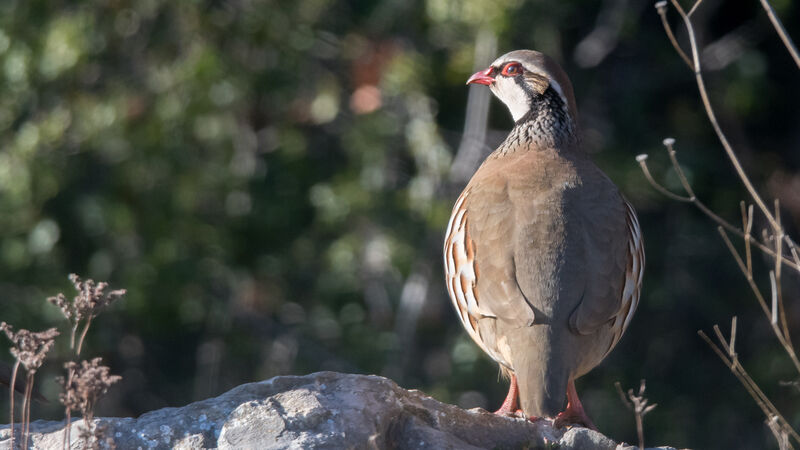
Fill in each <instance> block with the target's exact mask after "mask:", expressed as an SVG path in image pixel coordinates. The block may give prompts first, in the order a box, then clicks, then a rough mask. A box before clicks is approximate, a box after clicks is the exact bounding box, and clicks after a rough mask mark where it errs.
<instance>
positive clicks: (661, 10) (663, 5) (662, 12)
mask: <svg viewBox="0 0 800 450" xmlns="http://www.w3.org/2000/svg"><path fill="white" fill-rule="evenodd" d="M697 3H698V4H699V3H700V2H697ZM656 10H657V11H658V15H659V16H661V24H662V25H664V31H666V33H667V38H669V42H670V43H671V44H672V47H674V48H675V51H676V52H678V55H680V57H681V59H683V62H685V63H686V65H687V66H689V69H691V70H694V66H693V65H692V60H691V59H689V57H688V56H686V52H684V51H683V49H682V48H681V46H680V45H679V44H678V40H677V39H675V34H674V33H673V32H672V27H671V26H669V22H667V2H666V1H660V2H658V3H656ZM693 10H694V8H692V11H693ZM690 12H691V11H690Z"/></svg>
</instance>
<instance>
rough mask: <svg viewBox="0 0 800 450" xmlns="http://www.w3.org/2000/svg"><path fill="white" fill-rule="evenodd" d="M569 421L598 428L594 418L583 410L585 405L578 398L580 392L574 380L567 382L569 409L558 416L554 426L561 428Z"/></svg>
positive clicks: (593, 428) (594, 428)
mask: <svg viewBox="0 0 800 450" xmlns="http://www.w3.org/2000/svg"><path fill="white" fill-rule="evenodd" d="M568 423H577V424H582V425H584V426H585V427H586V428H591V429H592V430H595V431H596V430H597V427H596V426H594V423H593V422H592V420H591V419H589V416H587V415H586V411H584V410H583V405H582V404H581V401H580V399H579V398H578V392H577V391H576V390H575V381H573V380H569V383H568V384H567V409H565V410H564V412H561V413H559V414H558V415H557V416H556V420H555V421H554V422H553V426H555V427H557V428H559V427H563V426H564V425H566V424H568Z"/></svg>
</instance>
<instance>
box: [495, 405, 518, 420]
mask: <svg viewBox="0 0 800 450" xmlns="http://www.w3.org/2000/svg"><path fill="white" fill-rule="evenodd" d="M494 413H495V414H496V415H498V416H503V417H516V418H518V419H524V418H525V413H524V412H522V410H521V409H516V410H514V411H512V410H511V409H503V408H502V407H501V408H500V409H498V410H497V411H495V412H494Z"/></svg>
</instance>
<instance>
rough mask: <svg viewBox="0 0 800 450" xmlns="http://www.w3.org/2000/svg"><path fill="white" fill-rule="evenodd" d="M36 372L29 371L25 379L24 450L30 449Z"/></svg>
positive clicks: (23, 403) (23, 406) (23, 405)
mask: <svg viewBox="0 0 800 450" xmlns="http://www.w3.org/2000/svg"><path fill="white" fill-rule="evenodd" d="M35 374H36V372H33V371H29V372H28V373H27V377H26V379H25V397H24V398H23V400H22V448H24V449H26V448H28V436H29V434H30V427H31V396H32V395H33V377H34V375H35Z"/></svg>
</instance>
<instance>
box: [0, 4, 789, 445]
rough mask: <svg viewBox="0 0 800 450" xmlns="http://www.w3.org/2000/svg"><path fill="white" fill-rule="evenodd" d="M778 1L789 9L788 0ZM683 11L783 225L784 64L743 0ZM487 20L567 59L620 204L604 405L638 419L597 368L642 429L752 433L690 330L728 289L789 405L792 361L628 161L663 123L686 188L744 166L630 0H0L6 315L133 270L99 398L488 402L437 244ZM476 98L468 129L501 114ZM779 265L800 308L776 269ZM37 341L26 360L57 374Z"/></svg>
mask: <svg viewBox="0 0 800 450" xmlns="http://www.w3.org/2000/svg"><path fill="white" fill-rule="evenodd" d="M774 3H775V7H776V8H777V9H778V13H779V14H780V15H781V17H783V19H784V21H785V24H786V27H787V29H788V30H789V32H790V34H792V35H793V36H794V37H795V38H800V21H798V18H800V9H798V7H797V5H795V4H793V3H792V2H789V1H775V2H774ZM675 19H676V17H674V16H672V20H674V21H675V22H676V23H677V20H675ZM695 20H696V26H697V28H698V31H699V32H700V39H701V42H702V43H703V45H704V46H705V50H704V52H703V58H704V61H705V64H706V67H707V68H708V82H709V87H710V90H711V95H712V101H713V102H714V103H715V105H717V107H718V108H719V112H720V115H721V120H722V122H723V127H724V128H725V129H726V131H727V132H728V133H729V134H730V138H731V140H732V141H733V142H734V145H735V146H736V148H737V149H738V151H739V152H740V153H741V156H742V159H743V162H744V164H745V165H746V167H747V168H748V170H749V171H750V173H751V175H752V176H753V178H754V179H755V180H756V181H757V182H758V184H759V186H760V187H761V190H762V192H763V193H764V194H765V197H766V198H774V197H778V198H781V201H782V203H783V205H784V206H785V214H786V216H785V220H784V221H785V223H787V224H789V227H790V228H789V229H790V231H791V232H793V233H794V236H797V233H796V230H797V225H798V224H800V188H798V186H800V173H798V167H800V153H798V152H797V148H798V143H800V134H798V133H800V129H798V127H797V124H798V122H799V121H800V113H798V108H797V104H798V102H800V89H798V86H799V85H800V84H798V71H797V69H796V67H794V66H793V65H792V62H791V60H790V59H789V57H788V55H787V54H786V53H785V51H784V50H783V49H782V47H781V44H780V42H779V40H778V38H777V37H776V35H775V34H774V32H773V30H772V29H771V27H770V25H769V22H768V21H767V19H766V17H765V16H764V14H763V11H762V10H761V9H760V7H759V5H758V2H755V1H752V2H748V3H746V4H743V3H741V2H723V1H721V0H706V1H705V2H704V3H703V5H702V7H701V9H700V10H699V11H698V13H697V15H696V16H695ZM479 30H484V31H489V32H491V33H493V34H495V35H496V36H497V37H498V41H499V48H500V50H499V52H498V53H502V52H505V51H508V50H511V49H515V48H536V49H538V50H541V51H544V52H546V53H549V54H550V55H552V56H554V57H555V58H556V59H558V60H560V61H561V62H562V64H563V65H564V67H565V69H566V70H567V72H568V73H569V74H570V76H571V78H572V81H573V84H574V85H575V90H576V96H577V98H578V106H579V110H580V112H581V120H582V125H583V129H584V142H585V144H586V146H587V148H588V149H590V151H592V152H596V155H595V157H596V159H597V160H598V163H599V164H600V165H601V167H603V168H604V170H606V171H607V173H609V175H610V176H611V177H612V178H613V179H614V180H615V181H616V182H617V184H618V185H619V186H620V187H621V188H622V190H623V191H624V192H625V193H626V195H627V196H628V197H629V198H630V199H631V200H632V202H633V203H634V204H635V206H636V207H637V209H638V210H639V212H640V218H641V221H642V225H643V230H644V234H645V240H646V249H647V255H648V266H647V271H646V276H645V291H644V295H643V300H642V304H641V305H640V310H639V312H638V313H637V317H636V318H635V320H634V322H633V324H632V325H631V327H630V329H629V330H628V334H627V336H626V338H624V339H623V340H622V343H621V344H620V345H619V347H618V348H617V350H616V351H615V352H614V353H613V354H612V356H611V357H609V358H608V359H607V360H606V362H604V363H603V364H602V365H601V366H600V367H599V368H597V369H595V370H594V371H593V372H592V373H590V374H589V375H587V376H586V377H584V378H583V379H581V380H580V381H579V382H578V389H579V391H580V392H581V393H582V397H583V398H584V404H585V405H586V407H587V409H588V411H589V414H590V415H591V416H592V417H593V418H594V420H595V422H596V423H597V424H598V426H599V427H600V429H601V430H603V431H604V432H606V433H607V434H609V435H610V436H612V437H614V438H616V439H620V440H627V441H628V442H631V441H634V440H635V439H636V438H635V430H634V425H633V423H634V422H633V418H632V416H630V415H629V412H628V411H627V410H626V409H625V407H624V406H623V405H622V403H621V402H620V401H619V399H618V398H617V396H616V393H615V391H614V387H613V382H614V381H616V380H619V381H621V382H622V384H623V386H626V387H630V386H634V385H638V381H639V379H640V378H646V379H647V382H648V384H647V386H648V396H649V398H650V400H651V402H655V403H658V404H659V406H658V408H657V409H656V410H655V411H654V412H652V413H651V414H649V415H648V416H647V418H646V420H645V435H646V441H647V443H648V444H659V445H661V444H669V445H674V446H676V447H687V446H688V447H697V448H734V447H735V448H760V447H764V446H766V445H772V441H771V437H770V436H769V433H768V431H767V428H766V427H765V426H764V424H763V418H762V417H761V416H760V413H759V411H758V409H757V408H756V406H755V405H754V404H753V403H752V402H751V400H750V399H749V397H748V396H747V394H746V392H745V391H744V390H743V389H742V388H741V387H740V386H739V385H738V384H737V382H736V381H735V379H734V378H733V376H732V375H731V374H730V373H728V371H727V369H726V368H725V367H724V366H723V365H722V364H721V363H720V362H719V361H717V360H716V357H715V356H714V355H713V354H712V353H711V352H710V350H709V349H708V348H706V347H705V344H703V343H702V342H701V341H700V340H699V339H698V338H697V336H696V330H698V329H700V328H703V329H706V330H708V329H710V328H711V326H712V325H713V324H715V323H721V324H727V323H728V321H729V318H730V316H731V315H733V314H737V315H739V316H740V322H739V324H740V328H739V336H740V344H739V349H740V357H741V358H742V360H743V361H744V363H745V364H746V366H747V367H748V369H749V370H751V373H752V374H753V376H754V377H755V379H756V380H757V381H759V382H760V383H761V384H762V387H763V388H764V389H765V391H767V392H768V394H770V395H771V396H772V397H773V398H775V399H776V402H777V404H778V405H779V407H780V408H781V409H782V410H783V411H785V412H786V413H787V416H788V418H789V419H790V421H791V422H792V423H794V424H795V425H800V408H797V404H798V394H797V392H795V391H793V390H792V388H789V387H781V386H779V385H778V381H779V380H789V379H791V378H792V377H793V374H792V372H791V367H790V365H789V363H788V361H786V360H785V358H782V357H781V350H780V348H779V347H778V345H777V344H776V342H775V340H774V338H773V337H772V336H770V334H769V329H768V327H767V326H766V323H765V321H764V319H763V317H761V316H760V314H761V313H760V310H759V308H758V306H757V305H756V303H755V302H754V301H753V300H752V299H751V298H750V296H749V294H748V293H747V291H746V285H745V282H744V280H743V279H741V277H740V276H739V274H738V272H737V269H736V266H735V264H734V262H733V261H732V259H731V258H730V257H729V256H728V255H727V253H726V250H725V248H724V246H723V245H722V244H721V242H720V240H719V238H718V236H717V235H716V232H715V230H714V226H713V225H712V224H711V223H710V222H709V221H708V220H707V219H706V218H704V217H703V216H701V215H700V214H699V213H698V212H696V211H695V210H692V209H691V208H690V207H687V206H686V205H683V204H675V203H671V202H670V201H668V200H666V199H664V198H663V197H661V196H660V195H658V194H657V193H655V192H653V190H652V189H651V188H650V187H649V186H648V185H647V184H646V182H645V180H644V178H643V176H642V175H641V173H640V171H639V168H638V166H637V164H636V163H635V162H634V156H635V155H636V154H639V153H650V154H651V159H650V165H651V168H652V169H654V170H655V171H657V172H661V173H663V172H662V171H664V172H666V170H667V169H668V162H667V159H666V157H665V154H664V152H663V149H662V148H661V144H660V143H661V140H662V139H663V138H664V137H666V136H673V137H675V138H676V139H677V142H678V143H677V147H676V148H677V149H678V151H679V157H680V158H681V162H682V163H683V164H684V165H685V166H684V169H685V170H686V172H687V174H688V175H689V176H690V177H691V181H692V183H693V184H694V186H695V189H696V191H697V192H698V194H699V195H701V196H702V197H703V198H704V200H705V201H706V202H707V204H709V205H710V206H711V207H713V208H714V209H715V211H718V212H719V213H720V214H721V215H723V216H725V217H728V218H730V219H731V220H736V218H737V217H738V202H739V200H740V199H742V198H744V197H743V196H744V193H743V191H742V189H741V188H740V187H739V185H738V184H737V181H736V179H735V178H734V177H733V175H732V173H731V170H730V168H729V163H728V162H727V161H726V160H725V159H724V158H723V154H722V152H721V149H720V146H719V144H718V143H717V142H716V140H715V137H714V135H713V134H712V131H711V128H710V126H709V125H708V123H707V121H706V119H705V116H704V113H703V112H702V109H701V106H700V102H699V99H698V98H697V95H696V91H695V88H694V85H693V80H692V77H691V73H690V72H689V71H687V70H686V67H685V66H684V65H683V63H682V61H681V60H680V59H679V58H678V57H677V55H675V54H674V51H673V50H672V48H671V46H670V45H669V43H668V41H667V39H666V37H665V35H664V32H663V30H662V28H661V25H660V23H659V19H658V17H657V15H656V13H655V10H654V9H652V7H651V5H648V4H646V3H645V4H640V3H637V2H628V1H625V0H620V1H613V0H607V1H605V2H588V1H579V0H563V1H557V2H555V1H554V2H548V3H545V2H523V1H520V0H502V1H494V2H484V1H478V0H468V1H456V0H416V1H409V2H403V1H391V0H387V1H377V0H376V1H361V2H341V1H340V2H336V1H332V0H295V1H282V0H275V1H270V0H230V1H221V0H217V1H211V0H194V1H182V2H169V1H165V0H138V1H132V0H104V1H101V0H97V1H70V2H67V1H46V0H25V1H23V0H4V1H3V2H0V212H2V214H0V273H2V277H0V302H2V317H0V319H3V320H5V321H8V322H9V323H12V324H14V325H15V326H17V327H29V328H32V329H35V330H38V329H42V328H44V327H46V326H51V325H53V324H58V323H59V322H58V311H56V310H55V308H54V307H52V306H50V305H47V304H46V303H45V301H44V299H45V297H47V296H49V295H54V294H55V293H56V292H58V291H63V292H64V293H65V294H67V295H72V292H70V287H69V283H68V281H67V278H66V275H67V273H69V272H76V273H79V274H81V275H82V276H86V277H92V278H94V279H97V280H108V281H110V282H111V285H112V287H113V288H126V289H127V290H128V294H127V296H126V299H125V300H124V301H123V302H120V303H118V304H117V305H116V306H115V307H114V308H112V310H111V311H108V312H106V313H105V314H104V315H103V316H102V317H101V318H100V319H99V320H98V321H97V322H96V323H95V324H94V325H93V329H92V330H91V332H90V336H89V342H88V347H87V348H88V354H99V355H102V356H104V357H105V358H106V362H107V363H109V365H111V367H112V370H113V371H114V372H115V373H118V374H121V375H123V377H124V379H123V381H122V382H121V383H120V384H119V385H117V386H115V387H114V388H113V389H112V390H111V392H110V393H109V396H108V397H107V398H106V399H104V400H103V402H101V404H100V405H99V411H98V414H100V415H136V414H140V413H142V412H145V411H147V410H151V409H154V408H159V407H163V406H167V405H172V406H175V405H181V404H185V403H187V402H190V401H192V400H198V399H201V398H205V397H208V396H211V395H215V394H219V393H221V392H223V391H224V390H226V389H228V388H231V387H233V386H235V385H237V384H241V383H244V382H248V381H254V380H259V379H264V378H267V377H271V376H275V375H281V374H300V373H307V372H312V371H318V370H338V371H347V372H363V373H378V374H383V375H387V376H390V377H392V378H393V379H395V380H396V381H397V382H398V383H400V384H401V385H402V386H404V387H407V388H420V389H423V390H424V391H426V392H428V393H429V394H431V395H433V396H434V397H436V398H438V399H440V400H443V401H448V402H454V403H458V404H460V405H462V406H465V407H473V406H483V407H486V408H489V409H492V408H495V407H497V405H499V403H500V401H501V400H502V398H503V395H504V389H505V386H504V384H503V383H502V382H498V379H497V369H496V367H495V365H494V364H493V363H491V362H490V361H489V360H488V359H487V358H486V357H484V356H483V355H482V354H480V352H479V350H478V349H477V347H476V346H475V345H474V344H472V342H471V341H470V340H469V338H468V337H467V336H466V333H464V332H463V331H462V330H461V328H460V325H459V323H458V321H457V320H456V318H455V316H454V315H453V313H452V311H451V306H450V302H449V300H448V299H447V298H446V292H445V289H444V284H443V282H442V275H441V273H442V269H441V263H440V253H439V252H440V248H441V238H442V234H443V230H444V227H445V225H446V222H447V218H448V215H449V212H450V208H451V205H452V201H453V200H454V198H455V196H456V195H457V193H458V192H457V190H455V191H454V190H453V189H452V186H451V188H446V187H445V186H446V184H447V183H446V180H447V177H448V172H449V170H450V163H451V162H452V155H453V153H454V151H455V149H456V148H457V147H458V142H459V140H460V137H461V131H462V128H463V118H464V108H465V104H466V97H467V88H465V87H464V85H463V84H464V81H465V79H466V77H467V76H468V75H469V74H470V73H472V69H473V54H474V47H475V39H476V35H477V33H478V31H479ZM678 36H679V39H681V41H682V42H684V41H685V36H684V35H683V34H682V33H679V34H678ZM493 102H494V103H493V106H492V111H491V117H490V126H491V127H492V128H494V129H496V130H499V132H498V133H492V134H491V135H490V139H489V141H490V142H488V143H487V151H488V150H490V149H491V147H492V146H493V145H494V144H495V143H496V142H497V141H498V140H499V139H500V138H502V135H503V133H504V130H507V129H509V128H510V126H511V120H510V118H509V117H508V114H507V113H506V111H505V110H504V109H503V108H502V107H501V106H500V105H499V104H498V103H497V102H495V101H493ZM663 179H664V183H665V184H666V185H667V186H669V187H670V188H673V189H675V190H679V186H680V185H679V182H678V180H677V178H676V177H674V176H673V175H670V174H669V173H665V175H664V178H663ZM764 273H765V272H764ZM758 281H759V282H762V283H763V282H764V279H760V280H758ZM784 283H785V286H784V287H785V290H786V298H787V302H789V305H790V306H789V314H790V322H791V323H792V324H793V325H794V329H795V330H800V308H798V307H797V306H796V300H797V292H798V283H797V277H796V276H795V277H791V276H789V275H788V274H787V275H786V276H785V281H784ZM62 325H63V324H62ZM62 350H63V349H62ZM64 355H66V352H63V351H62V357H65V356H64ZM56 359H58V358H56ZM59 367H60V366H59V364H57V363H56V362H55V361H54V362H52V363H51V364H50V365H49V367H48V366H46V367H45V369H44V370H43V371H42V373H40V378H39V380H40V383H43V388H42V389H43V390H44V393H45V395H47V396H48V397H50V398H53V399H54V398H56V389H57V387H56V385H55V384H54V383H53V382H52V381H50V378H52V375H54V374H55V373H57V372H58V371H59ZM795 376H796V374H795ZM3 398H4V400H5V397H3ZM38 407H39V409H38V410H37V409H36V407H35V408H34V416H36V417H37V418H51V419H59V418H60V409H59V408H58V406H57V405H55V404H50V405H38ZM0 410H6V409H5V408H3V409H0Z"/></svg>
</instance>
